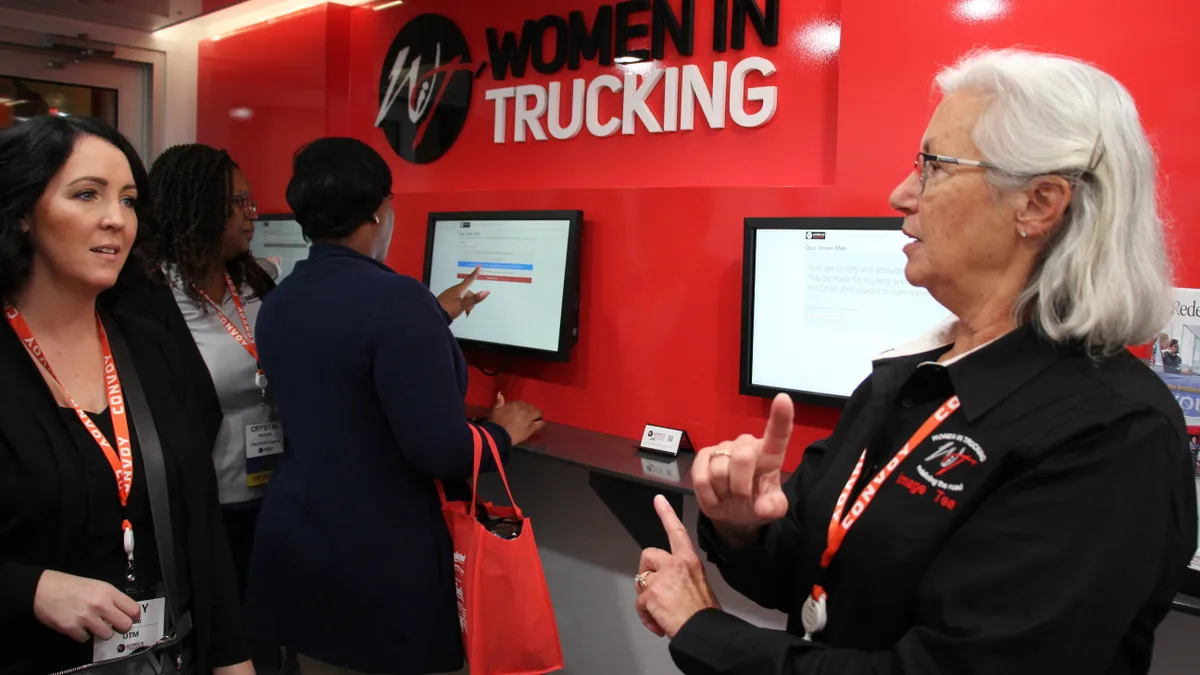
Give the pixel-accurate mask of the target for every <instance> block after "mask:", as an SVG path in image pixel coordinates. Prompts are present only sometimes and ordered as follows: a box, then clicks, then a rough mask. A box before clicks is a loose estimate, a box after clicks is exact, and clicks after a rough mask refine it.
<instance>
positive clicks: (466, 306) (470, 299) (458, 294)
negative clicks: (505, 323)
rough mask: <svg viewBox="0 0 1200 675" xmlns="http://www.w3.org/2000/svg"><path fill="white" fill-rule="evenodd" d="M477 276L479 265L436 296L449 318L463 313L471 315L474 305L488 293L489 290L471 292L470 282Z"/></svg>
mask: <svg viewBox="0 0 1200 675" xmlns="http://www.w3.org/2000/svg"><path fill="white" fill-rule="evenodd" d="M478 278H479V266H478V265H476V266H475V269H473V270H471V273H470V274H468V275H467V278H465V279H463V280H462V281H460V282H458V283H457V284H454V285H453V286H451V287H450V288H447V289H446V290H444V291H442V293H441V295H439V296H438V303H439V304H441V306H442V309H444V310H446V313H447V314H449V315H450V318H451V319H457V318H458V317H459V316H461V315H463V314H466V315H467V316H471V310H472V309H474V308H475V305H478V304H479V303H481V302H483V301H484V300H486V299H487V296H488V295H490V293H491V292H490V291H479V292H478V293H472V292H471V284H473V283H475V280H476V279H478Z"/></svg>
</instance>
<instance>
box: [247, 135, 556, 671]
mask: <svg viewBox="0 0 1200 675" xmlns="http://www.w3.org/2000/svg"><path fill="white" fill-rule="evenodd" d="M391 184H392V179H391V172H390V170H389V169H388V166H387V164H386V163H385V162H384V160H383V158H382V157H380V156H379V154H378V153H376V152H375V151H374V150H372V149H371V148H370V147H368V146H367V145H366V144H364V143H362V142H360V141H356V140H352V139H340V138H327V139H322V140H319V141H316V142H314V143H312V144H311V145H309V146H307V147H306V148H304V149H303V150H301V151H300V153H298V154H297V156H296V158H295V162H294V166H293V176H292V179H291V182H290V183H289V184H288V190H287V199H288V203H289V204H290V205H291V207H292V210H293V211H294V212H295V215H296V219H297V221H299V223H300V226H301V228H302V229H303V231H304V234H305V236H306V237H307V238H308V239H310V240H311V241H312V242H313V246H312V248H311V251H310V253H309V257H308V259H307V260H305V261H302V262H300V263H298V264H297V265H296V267H295V269H294V270H293V271H292V273H291V274H290V275H289V276H288V277H287V278H285V279H284V280H283V282H282V283H280V285H279V287H278V288H277V289H276V290H275V291H274V293H272V294H271V296H270V297H269V298H268V299H267V300H266V301H265V302H264V304H263V306H262V309H261V312H260V313H259V317H258V326H257V328H258V334H257V335H256V338H257V341H258V349H259V355H260V358H261V363H262V366H263V368H264V370H265V371H266V375H267V378H268V379H269V380H270V382H271V388H272V390H274V391H275V392H277V394H276V400H277V405H278V406H279V409H278V415H279V420H280V422H281V423H282V425H283V433H284V438H285V442H286V450H285V452H284V456H283V459H282V460H281V461H280V463H279V465H278V466H277V468H276V471H275V475H274V477H273V479H272V481H271V487H270V489H269V490H268V492H267V495H266V498H265V500H264V503H263V507H262V513H261V515H260V518H259V523H258V531H257V535H256V540H255V547H254V553H253V556H252V559H251V563H250V572H249V581H248V588H247V597H246V605H247V623H248V624H249V626H250V629H251V630H252V631H253V632H257V633H258V634H259V635H260V637H262V638H264V639H267V640H270V641H273V642H276V643H279V644H284V645H286V646H288V647H290V648H291V649H293V650H295V651H296V652H298V653H299V655H300V667H301V671H302V672H303V675H311V673H326V672H330V666H334V667H336V668H338V669H349V670H351V671H358V672H364V673H396V674H402V675H408V674H412V675H416V674H419V673H444V672H450V671H456V670H458V669H459V668H461V667H462V665H463V650H462V637H461V633H460V629H459V622H458V610H457V599H456V595H455V589H454V572H453V564H452V557H453V548H452V545H451V541H450V535H449V533H448V531H447V528H446V525H445V521H444V520H443V519H442V514H441V511H440V502H439V500H438V497H437V493H436V491H435V488H434V479H437V478H442V479H462V478H466V477H469V476H470V475H471V471H472V463H473V445H474V444H473V440H472V438H473V435H472V430H471V426H472V425H474V426H475V427H476V429H477V430H478V431H480V432H482V433H485V434H487V435H490V436H491V437H492V438H493V439H495V442H496V444H497V446H498V447H499V448H500V452H501V455H502V456H504V455H505V453H507V451H508V449H509V448H510V447H511V446H512V445H513V444H515V443H521V442H523V441H525V440H526V439H527V438H528V437H529V436H530V435H531V434H533V433H534V432H536V431H537V430H538V429H539V428H540V427H541V425H542V422H541V413H540V412H539V411H538V410H536V409H535V408H533V407H532V406H529V405H527V404H525V403H521V402H512V403H508V404H504V402H503V400H502V399H500V400H498V401H497V406H496V408H495V409H494V410H493V411H492V414H491V416H490V419H488V420H486V421H478V422H468V421H467V417H466V413H465V409H464V404H463V398H464V396H465V393H466V386H467V366H466V362H465V361H464V359H463V356H462V353H461V352H460V351H459V349H458V345H457V343H456V342H455V340H454V336H453V334H452V333H451V332H450V328H449V323H450V321H452V320H453V318H454V317H455V316H458V315H459V314H461V313H462V312H464V311H469V310H470V308H471V307H472V306H474V304H475V303H477V302H479V301H481V300H483V298H484V297H486V294H485V293H470V292H468V290H467V286H469V284H470V281H472V280H473V277H472V278H469V279H467V280H466V281H464V283H462V284H459V285H458V286H455V287H452V288H451V289H450V290H448V291H447V292H445V293H443V294H442V296H440V297H436V298H435V297H434V296H433V294H431V293H430V292H429V290H428V289H427V288H425V286H423V285H422V284H421V283H420V282H419V281H417V280H415V279H412V278H410V277H406V276H402V275H400V274H397V273H395V272H393V271H392V270H390V269H389V268H388V267H386V266H385V265H384V264H383V263H382V262H381V261H382V260H383V258H384V256H385V254H386V252H387V249H388V244H389V241H390V238H391V229H392V207H391ZM484 457H485V458H484V462H485V463H484V469H485V470H489V469H490V470H494V469H495V466H494V465H493V463H492V462H491V460H490V458H488V457H487V454H486V453H485V456H484ZM461 484H462V482H461V480H460V481H459V485H461ZM334 672H344V670H341V671H334Z"/></svg>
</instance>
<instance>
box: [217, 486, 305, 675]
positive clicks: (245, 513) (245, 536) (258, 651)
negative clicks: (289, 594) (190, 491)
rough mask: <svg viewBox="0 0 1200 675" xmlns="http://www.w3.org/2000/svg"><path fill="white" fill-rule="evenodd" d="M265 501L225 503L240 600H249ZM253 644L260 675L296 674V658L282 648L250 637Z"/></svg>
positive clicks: (252, 650) (226, 531) (253, 653)
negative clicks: (257, 530)
mask: <svg viewBox="0 0 1200 675" xmlns="http://www.w3.org/2000/svg"><path fill="white" fill-rule="evenodd" d="M261 508H262V502H261V501H254V502H246V503H243V504H223V505H222V506H221V511H222V513H223V515H224V521H225V534H226V536H228V537H229V550H230V552H231V553H232V554H233V568H234V574H235V575H236V576H237V584H238V597H239V598H241V600H242V602H245V601H246V573H247V571H248V570H249V569H250V553H251V551H253V550H254V529H255V527H256V526H257V524H258V513H259V511H260V510H261ZM246 639H247V642H249V644H250V658H251V660H253V661H254V670H255V672H256V673H258V675H275V674H285V673H295V672H296V663H295V658H294V657H290V658H285V657H284V655H283V653H282V650H281V649H280V647H279V645H272V644H268V643H266V642H263V641H261V640H258V639H256V638H255V637H254V636H252V635H247V636H246Z"/></svg>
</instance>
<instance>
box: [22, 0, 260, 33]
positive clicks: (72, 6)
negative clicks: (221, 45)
mask: <svg viewBox="0 0 1200 675" xmlns="http://www.w3.org/2000/svg"><path fill="white" fill-rule="evenodd" d="M244 1H245V0H0V7H6V8H9V9H19V10H22V11H25V12H33V13H35V14H50V15H53V16H63V17H68V18H71V19H78V20H80V21H91V22H93V23H102V24H108V25H110V26H121V27H123V28H134V29H137V30H144V31H155V30H158V29H160V28H165V27H167V26H170V25H172V24H176V23H179V22H180V21H187V20H188V19H194V18H196V17H197V16H200V15H201V14H207V13H209V12H215V11H217V10H219V9H224V8H226V7H231V6H233V5H236V4H239V3H241V2H244Z"/></svg>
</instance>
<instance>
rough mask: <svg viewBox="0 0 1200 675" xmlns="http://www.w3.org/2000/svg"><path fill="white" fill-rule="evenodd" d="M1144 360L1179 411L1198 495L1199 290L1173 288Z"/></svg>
mask: <svg viewBox="0 0 1200 675" xmlns="http://www.w3.org/2000/svg"><path fill="white" fill-rule="evenodd" d="M1148 360H1149V362H1150V368H1151V369H1153V370H1154V372H1155V373H1158V376H1159V377H1161V378H1162V379H1163V381H1164V382H1166V384H1167V388H1168V389H1170V390H1171V393H1172V394H1174V395H1175V400H1176V401H1178V402H1179V407H1180V408H1182V409H1183V416H1184V418H1185V419H1186V420H1187V425H1188V433H1189V434H1190V435H1191V448H1192V465H1193V466H1194V467H1195V470H1196V487H1197V488H1198V490H1197V492H1200V455H1198V454H1197V453H1198V452H1200V288H1176V289H1175V311H1174V312H1173V313H1172V314H1171V323H1169V324H1168V325H1167V326H1165V327H1163V329H1162V330H1160V331H1159V332H1158V335H1157V336H1156V337H1155V340H1154V342H1153V344H1151V345H1150V355H1149V359H1148ZM1192 569H1195V570H1200V550H1197V551H1196V554H1195V555H1194V556H1192Z"/></svg>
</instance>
